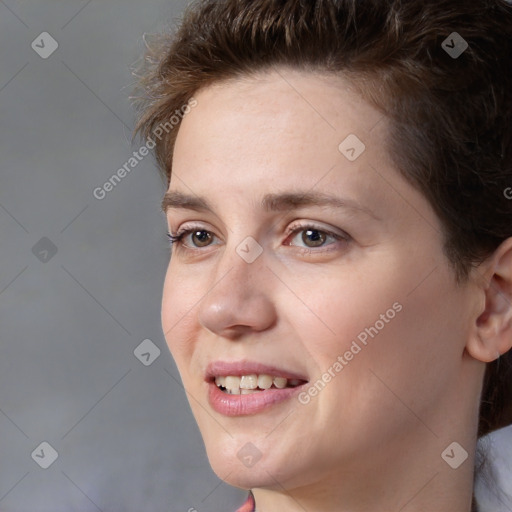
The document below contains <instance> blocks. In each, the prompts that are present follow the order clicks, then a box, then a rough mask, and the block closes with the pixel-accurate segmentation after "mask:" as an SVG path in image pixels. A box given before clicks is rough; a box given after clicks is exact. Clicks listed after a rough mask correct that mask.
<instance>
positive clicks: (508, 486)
mask: <svg viewBox="0 0 512 512" xmlns="http://www.w3.org/2000/svg"><path fill="white" fill-rule="evenodd" d="M479 445H480V446H481V447H482V450H483V452H484V457H485V459H486V463H485V466H484V467H483V469H482V471H481V473H480V474H479V475H478V476H477V479H476V481H475V497H476V500H477V502H478V512H512V426H509V427H505V428H502V429H500V430H496V431H495V432H493V433H491V434H489V435H488V436H486V437H484V438H482V439H481V440H480V442H479Z"/></svg>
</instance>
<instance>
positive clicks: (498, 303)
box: [466, 237, 512, 363]
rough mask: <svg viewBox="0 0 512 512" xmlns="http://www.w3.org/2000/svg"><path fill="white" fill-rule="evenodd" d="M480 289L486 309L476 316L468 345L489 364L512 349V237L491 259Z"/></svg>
mask: <svg viewBox="0 0 512 512" xmlns="http://www.w3.org/2000/svg"><path fill="white" fill-rule="evenodd" d="M487 261H488V264H487V271H486V277H485V278H484V279H483V284H482V286H481V288H480V289H479V293H481V294H482V296H483V302H484V310H483V311H482V312H480V314H478V316H477V317H476V318H475V319H474V325H473V329H472V334H471V337H470V339H469V340H468V344H467V346H466V349H467V351H468V352H469V354H470V355H471V356H472V357H474V358H475V359H478V360H479V361H482V362H485V363H489V362H491V361H494V360H495V359H497V358H498V357H499V356H500V355H501V354H504V353H505V352H508V350H510V349H511V348H512V237H511V238H507V239H506V240H505V241H504V242H502V243H501V245H500V246H499V247H498V248H497V249H496V251H495V252H494V253H493V255H492V256H490V257H489V258H488V260H487Z"/></svg>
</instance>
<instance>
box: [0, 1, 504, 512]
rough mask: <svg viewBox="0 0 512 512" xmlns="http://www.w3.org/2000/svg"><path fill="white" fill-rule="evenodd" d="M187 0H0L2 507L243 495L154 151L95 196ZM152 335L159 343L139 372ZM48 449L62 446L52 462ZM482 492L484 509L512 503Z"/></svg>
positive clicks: (221, 504) (170, 505) (175, 508)
mask: <svg viewBox="0 0 512 512" xmlns="http://www.w3.org/2000/svg"><path fill="white" fill-rule="evenodd" d="M184 5H185V2H181V1H178V0H144V1H142V0H108V1H103V2H100V1H99V0H44V1H43V0H39V1H37V2H34V1H33V0H32V1H28V0H18V1H17V0H3V1H2V0H0V133H1V137H0V240H1V243H0V262H1V266H0V319H1V320H0V321H1V330H0V336H1V340H0V432H1V435H0V461H1V466H0V511H1V512H15V511H16V512H28V511H32V512H33V511H37V512H46V511H48V512H50V511H51V512H59V511H63V512H64V511H80V512H82V511H83V512H89V511H90V512H96V511H104V512H106V511H125V512H130V511H142V510H144V511H165V512H181V511H183V512H189V511H190V510H191V509H195V510H197V511H198V512H206V511H207V512H230V511H232V510H235V508H236V507H237V506H238V505H240V504H241V502H242V501H243V499H244V498H245V495H246V493H245V492H243V491H240V490H237V489H234V488H231V487H229V486H227V485H225V484H224V483H223V482H221V481H220V480H219V479H218V478H217V477H216V476H215V475H214V474H213V472H212V471H211V469H210V467H209V465H208V461H207V458H206V455H205V452H204V447H203V444H202V440H201V436H200V434H199V431H198V429H197V427H196V424H195V422H194V420H193V417H192V414H191V412H190V410H189V406H188V403H187V401H186V397H185V394H184V392H183V390H182V388H181V385H180V383H179V376H178V372H177V370H176V367H175V365H174V362H173V360H172V358H171V356H170V353H169V351H168V348H167V346H166V343H165V340H164V338H163V334H162V331H161V324H160V301H161V290H162V285H163V279H164V275H165V270H166V266H167V262H168V251H169V249H168V246H167V240H166V237H165V232H166V225H165V219H164V216H163V214H161V213H160V210H159V208H160V199H161V196H162V194H163V192H164V184H163V182H162V181H161V180H160V177H159V175H158V172H157V169H156V167H155V165H154V160H153V157H152V156H147V157H145V158H144V160H143V161H142V162H140V163H139V164H138V165H137V167H135V168H133V169H132V170H131V172H130V173H129V174H128V175H127V176H126V177H125V178H124V179H123V180H122V181H121V183H119V184H118V185H117V186H116V187H115V189H114V190H112V191H111V192H109V193H108V194H107V195H106V197H105V198H104V199H102V200H98V199H96V198H95V197H94V196H93V193H92V191H93V189H94V188H95V187H99V186H102V184H103V183H104V182H105V181H106V180H108V179H109V178H110V177H111V176H112V174H113V173H115V172H116V170H117V169H118V168H120V167H121V166H122V165H123V164H124V163H125V162H126V161H127V160H128V159H129V158H130V156H131V153H132V151H134V150H136V149H138V148H139V147H140V144H134V145H133V146H131V144H130V137H131V132H132V127H133V124H134V112H133V109H132V107H131V105H130V102H129V99H128V96H129V95H130V94H131V88H132V84H133V81H134V78H133V77H132V75H131V71H130V66H131V65H132V64H133V63H134V62H135V61H136V60H137V58H139V57H140V56H141V54H142V52H143V48H144V47H143V42H142V35H143V34H144V33H145V32H149V33H152V32H156V31H158V30H160V29H162V28H164V27H165V26H167V24H168V23H169V22H171V21H172V20H173V19H174V18H175V17H177V16H179V15H180V13H181V11H182V9H183V7H184ZM42 32H49V33H50V34H51V36H52V37H53V38H54V39H55V40H56V41H57V42H58V45H59V46H58V48H57V50H56V51H55V52H54V53H53V54H52V55H50V56H49V57H48V58H46V59H43V58H42V57H40V56H39V55H38V54H37V53H36V51H35V50H34V49H32V47H31V43H32V41H34V40H37V41H40V38H38V36H39V35H40V34H41V33H42ZM45 47H46V48H48V46H45ZM45 250H46V251H48V252H47V253H45V252H44V251H45ZM55 250H56V253H55V254H53V253H52V251H53V252H55ZM145 339H149V340H151V342H152V343H153V344H154V345H155V346H156V347H158V348H159V349H160V351H161V352H160V355H159V356H158V357H157V358H156V359H153V358H154V355H152V356H151V360H152V362H151V364H149V365H147V366H146V365H145V364H143V363H142V362H141V361H140V360H139V359H138V358H137V357H136V356H135V354H134V350H135V349H136V348H137V347H138V346H139V345H140V343H141V342H142V341H143V340H145ZM146 343H148V342H146ZM152 351H154V349H152ZM152 353H153V354H154V352H152ZM505 434H506V433H505ZM499 441H500V442H501V443H504V444H507V443H508V445H509V443H510V434H509V435H508V438H507V435H502V436H501V437H500V439H499ZM42 442H47V443H49V444H50V445H51V446H52V447H53V448H54V449H55V450H56V451H57V453H58V457H57V459H56V460H55V461H54V462H53V463H52V464H51V465H50V466H49V467H48V468H47V469H43V468H42V467H40V465H39V463H44V461H49V460H50V459H49V457H50V455H51V454H50V451H49V449H48V448H47V447H45V446H44V445H43V446H42V447H40V444H41V443H42ZM41 450H43V451H42V452H41ZM499 452H500V450H498V451H497V452H496V453H499ZM38 454H39V457H37V455H38ZM500 467H502V468H503V467H504V466H503V463H502V466H500ZM500 471H502V473H501V475H502V476H501V478H502V479H504V481H505V482H507V481H508V482H510V474H509V473H506V472H504V471H505V470H503V469H501V470H500ZM484 493H485V491H482V496H483V498H482V499H483V500H484V498H485V500H490V501H486V507H487V508H486V509H485V510H488V511H489V512H497V511H498V510H499V511H500V512H505V511H507V510H512V507H511V508H509V506H508V505H507V506H506V507H505V505H500V506H498V505H496V503H495V502H493V501H492V499H491V498H487V497H485V496H484ZM501 507H502V508H501Z"/></svg>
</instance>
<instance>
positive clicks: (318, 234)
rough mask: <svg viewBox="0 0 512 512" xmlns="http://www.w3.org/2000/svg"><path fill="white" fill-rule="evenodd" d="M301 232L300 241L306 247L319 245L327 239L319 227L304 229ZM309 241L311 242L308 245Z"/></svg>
mask: <svg viewBox="0 0 512 512" xmlns="http://www.w3.org/2000/svg"><path fill="white" fill-rule="evenodd" d="M302 233H303V235H302V241H303V242H304V243H305V244H306V245H308V247H320V246H322V245H323V244H324V242H325V240H326V239H327V236H326V234H325V233H324V232H323V231H320V230H319V229H304V230H302ZM309 242H311V245H309Z"/></svg>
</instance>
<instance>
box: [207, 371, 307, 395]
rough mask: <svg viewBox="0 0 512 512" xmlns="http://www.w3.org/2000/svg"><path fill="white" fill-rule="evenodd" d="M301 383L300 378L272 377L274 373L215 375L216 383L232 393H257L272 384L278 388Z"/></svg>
mask: <svg viewBox="0 0 512 512" xmlns="http://www.w3.org/2000/svg"><path fill="white" fill-rule="evenodd" d="M300 383H301V381H300V380H299V379H290V380H288V379H286V378H285V377H272V375H268V374H265V373H263V374H261V375H256V374H255V373H252V374H250V375H242V376H241V377H238V376H236V375H226V376H219V377H215V384H216V385H217V386H218V387H220V388H224V389H225V392H226V393H229V394H232V395H240V394H241V395H249V394H251V393H257V392H259V391H260V390H262V389H270V388H271V387H272V385H273V386H274V387H275V388H277V389H283V388H285V387H287V386H289V387H295V386H298V385H299V384H300Z"/></svg>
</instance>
